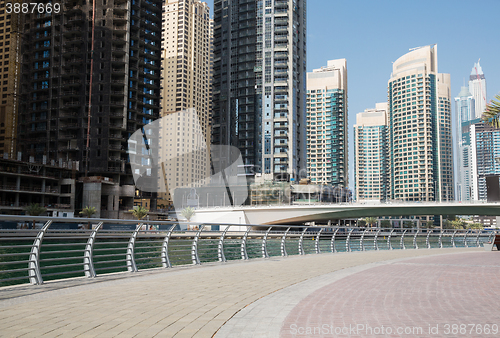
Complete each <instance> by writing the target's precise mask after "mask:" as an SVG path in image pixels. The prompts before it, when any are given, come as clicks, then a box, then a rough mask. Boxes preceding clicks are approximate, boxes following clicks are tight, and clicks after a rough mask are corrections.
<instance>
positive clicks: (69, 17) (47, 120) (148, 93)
mask: <svg viewBox="0 0 500 338" xmlns="http://www.w3.org/2000/svg"><path fill="white" fill-rule="evenodd" d="M94 3H95V8H94V7H93V3H92V1H89V0H67V1H64V2H61V3H60V4H61V9H60V11H58V12H57V13H56V11H52V13H50V14H49V13H33V14H24V15H25V17H24V19H25V22H24V23H23V24H22V29H20V31H21V35H22V45H21V50H22V60H21V61H22V62H21V69H20V71H21V80H20V92H21V100H20V101H19V114H18V116H19V118H18V133H19V135H18V150H19V152H20V154H16V155H15V156H16V159H21V160H24V161H36V162H38V161H41V162H42V163H47V164H60V163H62V166H63V167H64V166H68V167H69V166H71V167H74V166H75V165H77V167H78V168H77V175H78V177H80V178H81V177H94V179H89V178H87V179H85V180H83V181H84V182H86V183H88V184H87V185H85V184H84V188H83V192H82V194H83V196H82V199H81V200H82V205H77V206H76V209H77V210H78V209H79V208H82V207H85V206H94V207H96V209H98V210H99V211H102V212H100V213H99V216H100V217H111V218H118V217H122V216H123V215H122V213H121V212H120V210H121V211H127V210H129V209H131V208H132V206H133V199H134V196H135V195H136V192H135V187H134V180H133V176H132V172H131V168H130V164H129V161H130V160H129V156H128V154H127V139H128V138H129V137H130V136H131V134H132V133H134V132H135V131H136V130H138V129H141V127H143V126H144V125H145V124H147V123H149V122H151V121H152V120H155V119H157V118H158V117H159V112H160V67H161V55H160V47H161V29H162V25H161V19H162V15H161V14H162V1H161V0H99V1H94ZM0 29H1V28H0ZM0 36H1V32H0ZM0 48H1V47H0ZM0 112H1V108H0ZM138 151H141V150H140V149H139V150H138ZM19 157H20V158H19ZM95 177H98V178H99V179H95Z"/></svg>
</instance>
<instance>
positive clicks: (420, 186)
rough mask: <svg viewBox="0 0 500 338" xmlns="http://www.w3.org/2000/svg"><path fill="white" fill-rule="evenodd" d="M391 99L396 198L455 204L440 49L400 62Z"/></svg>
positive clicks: (414, 53) (446, 86) (393, 77)
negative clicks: (451, 202) (449, 201)
mask: <svg viewBox="0 0 500 338" xmlns="http://www.w3.org/2000/svg"><path fill="white" fill-rule="evenodd" d="M388 95H389V97H388V102H389V111H388V126H389V133H388V134H389V140H388V142H389V149H390V157H389V161H390V165H391V169H390V170H391V173H390V175H391V184H390V190H391V191H390V196H391V198H393V199H398V200H404V201H439V202H441V201H448V200H453V198H454V196H453V188H454V187H453V151H452V149H453V148H452V143H451V104H450V97H451V95H450V74H440V73H438V63H437V46H435V45H432V46H425V47H420V48H414V49H412V50H411V51H410V52H409V53H407V54H405V55H403V56H401V57H400V58H399V59H397V60H396V61H395V62H394V63H393V71H392V75H391V78H390V79H389V83H388Z"/></svg>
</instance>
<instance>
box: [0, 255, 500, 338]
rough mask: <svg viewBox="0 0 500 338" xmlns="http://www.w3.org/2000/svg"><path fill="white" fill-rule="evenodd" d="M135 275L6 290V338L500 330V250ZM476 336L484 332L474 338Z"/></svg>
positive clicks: (278, 261) (1, 313)
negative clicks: (325, 328)
mask: <svg viewBox="0 0 500 338" xmlns="http://www.w3.org/2000/svg"><path fill="white" fill-rule="evenodd" d="M125 276H126V277H125ZM130 276H131V274H129V273H126V274H114V275H109V276H104V277H98V278H96V279H94V280H88V279H82V278H78V279H72V280H67V281H61V282H49V283H46V284H44V285H41V286H18V287H10V288H1V289H0V336H2V337H18V336H22V337H56V336H61V337H114V336H119V337H134V336H137V337H173V336H175V337H212V336H213V335H214V334H216V335H215V336H216V337H280V336H281V337H306V336H311V337H323V336H324V337H334V336H337V335H335V334H333V335H330V334H327V335H323V334H319V335H317V334H314V332H313V331H311V334H309V335H303V334H299V333H301V332H304V333H306V330H307V328H310V329H309V330H314V327H317V326H318V325H331V328H330V329H331V330H335V328H336V327H340V328H342V327H345V326H349V325H351V326H352V325H361V324H363V325H366V326H368V325H370V326H371V327H373V328H377V327H379V326H380V325H386V326H385V327H387V326H389V325H393V326H394V327H395V328H396V326H398V325H400V326H404V325H406V326H422V327H424V328H425V329H426V330H428V329H429V327H428V326H429V325H431V326H432V325H434V326H435V325H436V324H438V325H439V328H438V329H439V332H438V333H439V334H442V335H430V334H425V333H426V332H425V331H424V334H423V335H421V336H422V337H428V336H432V337H438V336H446V337H452V336H457V335H444V329H445V328H444V326H443V325H444V324H446V323H449V324H453V323H462V321H463V322H464V323H465V324H481V325H483V326H484V324H494V323H495V324H497V325H500V314H499V313H498V304H499V301H500V291H499V288H498V277H499V276H500V253H499V252H485V251H483V249H466V248H463V249H431V250H428V249H420V250H393V251H378V252H353V253H337V254H321V255H306V256H289V257H285V258H281V257H273V258H270V259H265V260H264V259H258V260H250V261H244V262H242V261H237V262H227V263H224V264H220V263H212V264H205V265H202V266H194V267H193V266H192V267H176V268H173V269H169V270H164V269H158V270H151V271H147V272H139V273H136V274H133V275H132V276H131V277H130ZM395 319H397V320H395ZM452 320H453V321H452ZM450 329H451V328H450ZM469 329H470V327H469ZM301 330H303V331H301ZM332 332H333V333H335V332H334V331H332ZM340 336H345V337H347V336H353V337H354V336H356V337H364V336H370V335H364V334H359V332H357V334H355V335H353V334H352V332H350V333H349V335H340ZM379 336H380V335H377V337H379ZM398 336H405V335H394V334H392V335H391V337H398ZM413 336H418V335H406V337H413ZM458 336H460V335H459V334H458ZM471 336H484V335H477V334H468V335H463V337H471ZM490 336H491V337H493V336H495V335H490Z"/></svg>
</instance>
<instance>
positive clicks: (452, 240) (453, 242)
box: [451, 230, 458, 248]
mask: <svg viewBox="0 0 500 338" xmlns="http://www.w3.org/2000/svg"><path fill="white" fill-rule="evenodd" d="M457 231H458V230H455V231H454V232H453V235H452V236H451V245H452V246H453V247H454V248H456V246H455V234H456V233H457Z"/></svg>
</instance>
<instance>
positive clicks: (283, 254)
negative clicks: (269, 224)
mask: <svg viewBox="0 0 500 338" xmlns="http://www.w3.org/2000/svg"><path fill="white" fill-rule="evenodd" d="M288 231H290V227H288V229H286V231H285V233H284V234H283V237H281V245H280V249H281V256H283V257H286V256H288V254H287V253H286V246H285V240H286V235H287V234H288Z"/></svg>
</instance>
